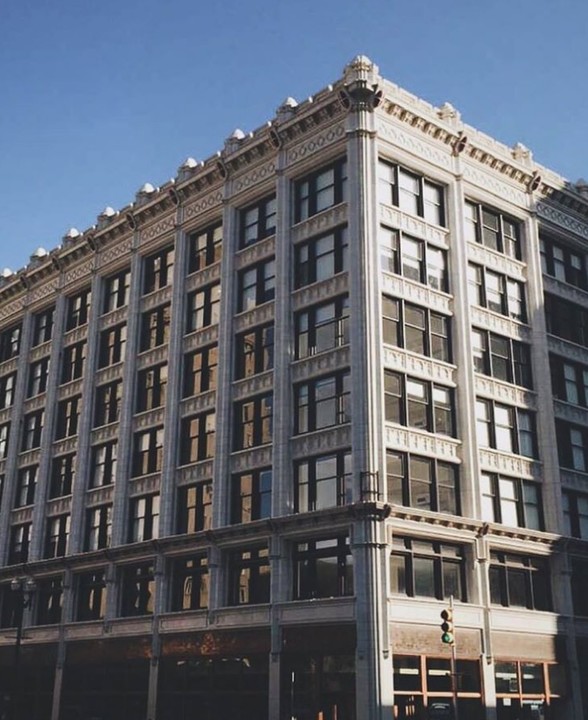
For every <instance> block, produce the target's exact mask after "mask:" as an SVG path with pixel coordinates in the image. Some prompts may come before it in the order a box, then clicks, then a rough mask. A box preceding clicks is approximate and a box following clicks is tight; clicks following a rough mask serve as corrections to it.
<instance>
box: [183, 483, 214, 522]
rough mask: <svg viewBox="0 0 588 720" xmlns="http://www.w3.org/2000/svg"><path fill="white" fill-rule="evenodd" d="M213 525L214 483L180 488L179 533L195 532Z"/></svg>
mask: <svg viewBox="0 0 588 720" xmlns="http://www.w3.org/2000/svg"><path fill="white" fill-rule="evenodd" d="M211 527H212V483H211V482H201V483H196V484H195V485H186V486H184V487H180V488H178V533H180V534H184V533H195V532H199V531H200V530H210V528H211Z"/></svg>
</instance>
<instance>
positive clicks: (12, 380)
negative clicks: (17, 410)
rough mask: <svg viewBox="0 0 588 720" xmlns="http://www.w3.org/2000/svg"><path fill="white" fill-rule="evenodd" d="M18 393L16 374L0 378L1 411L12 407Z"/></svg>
mask: <svg viewBox="0 0 588 720" xmlns="http://www.w3.org/2000/svg"><path fill="white" fill-rule="evenodd" d="M15 391H16V373H15V372H14V373H10V374H9V375H2V377H0V410H4V409H5V408H9V407H12V405H13V403H14V393H15Z"/></svg>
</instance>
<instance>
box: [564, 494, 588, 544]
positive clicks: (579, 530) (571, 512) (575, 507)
mask: <svg viewBox="0 0 588 720" xmlns="http://www.w3.org/2000/svg"><path fill="white" fill-rule="evenodd" d="M562 505H563V513H564V528H565V534H566V535H568V536H571V537H579V538H582V539H584V540H588V495H582V494H580V493H571V492H563V493H562Z"/></svg>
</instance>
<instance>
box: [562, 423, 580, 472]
mask: <svg viewBox="0 0 588 720" xmlns="http://www.w3.org/2000/svg"><path fill="white" fill-rule="evenodd" d="M555 426H556V432H557V449H558V454H559V464H560V465H561V466H562V467H565V468H570V469H571V470H577V471H578V472H588V428H586V427H585V426H583V425H571V424H570V423H567V422H564V421H563V420H556V422H555Z"/></svg>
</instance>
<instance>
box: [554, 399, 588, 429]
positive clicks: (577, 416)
mask: <svg viewBox="0 0 588 720" xmlns="http://www.w3.org/2000/svg"><path fill="white" fill-rule="evenodd" d="M553 407H554V410H555V417H556V418H560V419H561V420H567V421H568V422H571V423H576V424H577V425H584V426H585V427H588V409H586V408H583V407H579V406H578V405H572V404H571V403H567V402H564V401H563V400H554V401H553Z"/></svg>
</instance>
